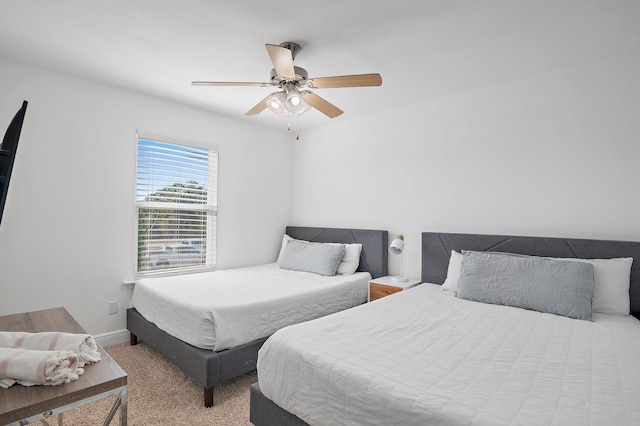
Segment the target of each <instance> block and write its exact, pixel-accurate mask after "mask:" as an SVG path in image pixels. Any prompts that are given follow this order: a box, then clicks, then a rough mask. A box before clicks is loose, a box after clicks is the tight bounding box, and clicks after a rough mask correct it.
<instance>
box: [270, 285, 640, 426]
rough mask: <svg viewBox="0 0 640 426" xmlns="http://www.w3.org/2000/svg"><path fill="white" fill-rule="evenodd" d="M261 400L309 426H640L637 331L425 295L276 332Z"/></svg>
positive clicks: (419, 292)
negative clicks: (281, 409) (366, 425)
mask: <svg viewBox="0 0 640 426" xmlns="http://www.w3.org/2000/svg"><path fill="white" fill-rule="evenodd" d="M258 379H259V383H260V389H261V390H262V392H263V393H264V394H265V395H266V396H267V397H268V398H270V399H271V400H272V401H274V402H275V403H276V404H278V405H280V406H281V407H283V408H285V409H286V410H288V411H290V412H292V413H294V414H296V415H297V416H299V417H300V418H302V419H303V420H305V421H306V422H307V423H309V424H311V425H314V426H315V425H363V424H370V425H558V426H567V425H580V426H583V425H606V426H614V425H615V426H618V425H640V322H639V321H638V320H636V319H635V318H633V317H630V316H627V317H622V316H611V315H604V314H595V316H594V321H593V322H588V321H580V320H574V319H569V318H565V317H561V316H557V315H552V314H541V313H538V312H533V311H527V310H523V309H519V308H511V307H505V306H497V305H489V304H484V303H479V302H471V301H466V300H461V299H457V298H455V297H454V296H453V295H452V294H451V293H448V292H444V291H441V290H440V286H435V285H431V284H423V285H420V286H418V287H415V288H414V289H411V290H407V291H405V292H402V293H397V294H395V295H393V296H389V297H386V298H384V299H381V300H379V301H376V302H373V303H370V304H367V305H363V306H359V307H356V308H354V309H350V310H348V311H344V312H340V313H337V314H334V315H330V316H327V317H324V318H320V319H318V320H315V321H311V322H308V323H305V324H299V325H295V326H291V327H287V328H286V329H283V330H280V331H278V332H277V333H275V334H274V335H273V336H271V338H269V340H267V342H266V343H265V345H264V346H263V347H262V349H261V350H260V352H259V357H258Z"/></svg>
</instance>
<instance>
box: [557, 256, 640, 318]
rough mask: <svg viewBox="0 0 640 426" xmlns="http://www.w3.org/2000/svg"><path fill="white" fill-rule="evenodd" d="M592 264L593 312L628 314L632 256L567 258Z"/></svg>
mask: <svg viewBox="0 0 640 426" xmlns="http://www.w3.org/2000/svg"><path fill="white" fill-rule="evenodd" d="M561 260H572V261H577V262H586V263H591V264H592V265H593V284H594V285H593V301H592V302H591V305H592V310H593V312H599V313H601V314H614V315H629V311H630V309H631V306H630V305H631V301H630V299H629V285H630V281H631V264H632V263H633V258H632V257H620V258H616V259H573V258H570V259H567V258H563V259H561Z"/></svg>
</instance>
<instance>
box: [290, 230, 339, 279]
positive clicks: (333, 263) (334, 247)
mask: <svg viewBox="0 0 640 426" xmlns="http://www.w3.org/2000/svg"><path fill="white" fill-rule="evenodd" d="M343 256H344V245H343V244H324V243H312V242H308V241H300V240H294V239H291V240H289V241H287V245H286V247H285V249H284V253H283V254H282V257H281V258H280V261H279V265H280V267H281V268H282V269H290V270H292V271H304V272H313V273H314V274H320V275H324V276H333V275H335V274H336V271H337V269H338V265H340V261H341V260H342V257H343Z"/></svg>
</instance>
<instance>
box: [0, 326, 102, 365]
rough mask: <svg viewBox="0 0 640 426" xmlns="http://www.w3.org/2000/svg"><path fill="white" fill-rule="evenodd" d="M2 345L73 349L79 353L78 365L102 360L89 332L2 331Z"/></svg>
mask: <svg viewBox="0 0 640 426" xmlns="http://www.w3.org/2000/svg"><path fill="white" fill-rule="evenodd" d="M0 347H3V348H19V349H33V350H41V351H72V352H75V353H76V354H77V355H78V367H84V365H85V364H91V363H94V362H98V361H100V352H99V351H98V345H97V344H96V342H95V340H94V339H93V337H92V336H91V335H89V334H72V333H60V332H55V331H52V332H44V333H26V332H21V331H0Z"/></svg>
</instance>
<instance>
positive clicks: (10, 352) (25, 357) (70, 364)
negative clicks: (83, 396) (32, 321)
mask: <svg viewBox="0 0 640 426" xmlns="http://www.w3.org/2000/svg"><path fill="white" fill-rule="evenodd" d="M82 372H83V370H82V368H79V367H78V356H77V355H76V354H75V353H73V352H71V351H36V350H27V349H15V348H2V347H0V378H7V379H14V380H16V381H17V382H18V383H20V384H21V385H24V386H33V385H61V384H64V383H69V382H70V381H72V380H76V379H77V378H78V376H79V375H80V374H82Z"/></svg>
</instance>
